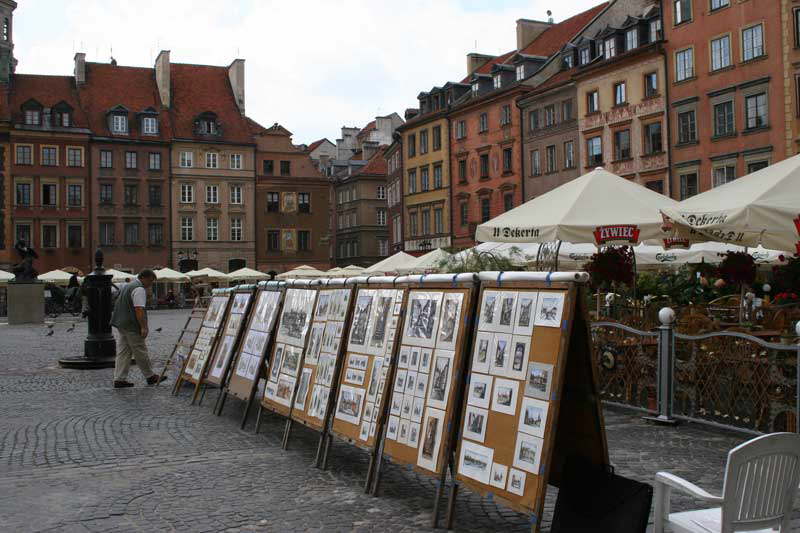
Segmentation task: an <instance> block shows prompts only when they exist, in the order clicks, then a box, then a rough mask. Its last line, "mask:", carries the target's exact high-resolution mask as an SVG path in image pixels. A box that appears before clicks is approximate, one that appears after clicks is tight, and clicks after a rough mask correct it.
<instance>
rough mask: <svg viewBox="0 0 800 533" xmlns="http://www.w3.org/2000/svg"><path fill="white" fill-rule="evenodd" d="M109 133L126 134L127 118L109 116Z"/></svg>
mask: <svg viewBox="0 0 800 533" xmlns="http://www.w3.org/2000/svg"><path fill="white" fill-rule="evenodd" d="M111 133H119V134H126V133H128V117H127V116H126V115H111Z"/></svg>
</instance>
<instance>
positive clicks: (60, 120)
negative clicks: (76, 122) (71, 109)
mask: <svg viewBox="0 0 800 533" xmlns="http://www.w3.org/2000/svg"><path fill="white" fill-rule="evenodd" d="M71 123H72V122H71V120H70V117H69V113H67V112H62V113H56V126H61V127H62V128H69V126H70V124H71Z"/></svg>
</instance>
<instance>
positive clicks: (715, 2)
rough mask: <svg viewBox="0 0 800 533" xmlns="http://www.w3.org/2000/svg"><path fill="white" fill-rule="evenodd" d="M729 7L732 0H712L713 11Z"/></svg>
mask: <svg viewBox="0 0 800 533" xmlns="http://www.w3.org/2000/svg"><path fill="white" fill-rule="evenodd" d="M729 5H730V0H711V11H714V10H715V9H720V8H723V7H728V6H729Z"/></svg>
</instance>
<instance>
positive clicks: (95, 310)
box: [58, 249, 117, 370]
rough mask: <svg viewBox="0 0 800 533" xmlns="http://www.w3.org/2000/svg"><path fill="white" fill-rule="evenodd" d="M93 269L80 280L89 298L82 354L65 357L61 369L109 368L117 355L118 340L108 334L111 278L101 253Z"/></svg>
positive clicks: (84, 292) (109, 329) (97, 255)
mask: <svg viewBox="0 0 800 533" xmlns="http://www.w3.org/2000/svg"><path fill="white" fill-rule="evenodd" d="M94 261H95V269H94V271H93V272H92V273H91V274H89V275H88V276H86V278H85V279H84V280H83V287H82V288H81V289H82V291H83V294H84V295H85V296H86V299H87V301H88V326H89V333H88V335H87V336H86V340H85V341H84V343H83V357H65V358H63V359H59V361H58V364H59V365H60V366H62V367H64V368H78V369H84V370H88V369H92V368H111V367H113V366H114V360H115V358H116V355H117V343H116V341H115V340H114V336H113V335H112V334H111V310H112V309H111V279H112V277H111V276H110V275H108V274H106V271H105V268H103V252H102V250H100V249H98V250H97V252H95V254H94Z"/></svg>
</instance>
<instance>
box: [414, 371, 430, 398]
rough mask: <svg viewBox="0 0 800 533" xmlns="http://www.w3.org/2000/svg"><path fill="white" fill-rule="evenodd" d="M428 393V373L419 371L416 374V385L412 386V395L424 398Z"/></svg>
mask: <svg viewBox="0 0 800 533" xmlns="http://www.w3.org/2000/svg"><path fill="white" fill-rule="evenodd" d="M427 393H428V374H425V373H424V372H419V373H418V374H417V386H416V387H415V388H414V396H416V397H417V398H425V396H426V395H427Z"/></svg>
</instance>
